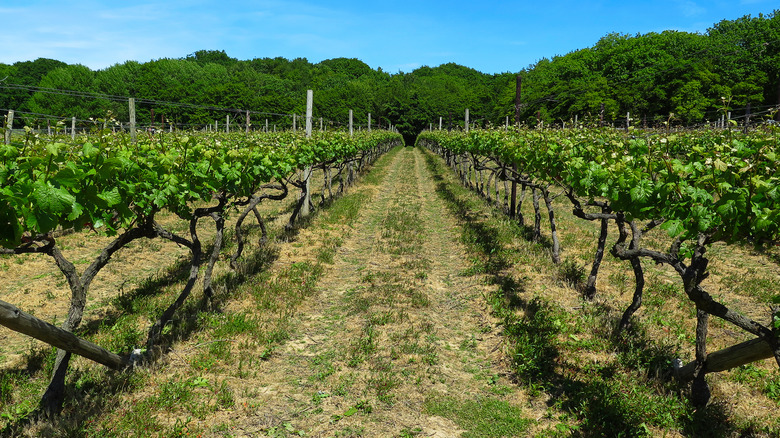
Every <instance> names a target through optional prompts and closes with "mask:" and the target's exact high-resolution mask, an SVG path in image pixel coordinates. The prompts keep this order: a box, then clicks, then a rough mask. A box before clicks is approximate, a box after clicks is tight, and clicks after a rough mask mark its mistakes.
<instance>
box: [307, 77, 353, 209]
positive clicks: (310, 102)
mask: <svg viewBox="0 0 780 438" xmlns="http://www.w3.org/2000/svg"><path fill="white" fill-rule="evenodd" d="M313 108H314V91H313V90H307V91H306V138H311V118H312V111H313ZM350 113H351V111H350ZM310 179H311V164H310V165H308V166H306V168H305V169H303V184H304V186H303V187H304V188H303V197H304V199H303V204H302V205H301V217H302V218H305V217H307V216H309V213H310V210H309V204H310V203H311V192H310V186H311V184H310V181H309V180H310Z"/></svg>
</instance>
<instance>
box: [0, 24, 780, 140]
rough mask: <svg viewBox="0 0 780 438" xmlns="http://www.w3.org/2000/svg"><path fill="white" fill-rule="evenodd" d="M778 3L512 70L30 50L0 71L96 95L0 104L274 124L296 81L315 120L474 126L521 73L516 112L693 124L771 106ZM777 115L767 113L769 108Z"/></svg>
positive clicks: (622, 37) (530, 116) (501, 109)
mask: <svg viewBox="0 0 780 438" xmlns="http://www.w3.org/2000/svg"><path fill="white" fill-rule="evenodd" d="M778 41H780V14H778V12H777V11H775V12H773V13H772V14H769V15H759V16H758V17H750V16H746V17H742V18H739V19H736V20H723V21H721V22H719V23H716V24H715V25H713V27H712V28H710V29H709V30H708V31H707V33H706V34H695V33H688V32H678V31H665V32H660V33H656V32H651V33H647V34H637V35H626V34H616V33H612V34H608V35H605V36H604V37H603V38H601V39H600V40H599V41H598V42H597V43H596V44H594V45H593V46H592V47H587V48H582V49H580V50H576V51H573V52H571V53H568V54H566V55H562V56H555V57H552V58H544V59H541V60H539V61H538V62H536V63H535V64H533V65H530V66H529V67H528V68H526V69H523V70H522V71H520V72H518V73H514V72H506V73H502V74H494V75H488V74H484V73H481V72H479V71H477V70H474V69H472V68H468V67H465V66H462V65H458V64H454V63H448V64H443V65H439V66H436V67H429V66H424V67H420V68H418V69H416V70H414V71H412V72H410V73H397V74H388V73H386V72H384V71H382V70H381V69H376V70H375V69H372V68H371V67H370V66H368V65H367V64H365V63H364V62H362V61H360V60H358V59H354V58H334V59H328V60H324V61H322V62H319V63H316V64H313V63H311V62H309V61H308V60H307V59H306V58H296V59H285V58H280V57H277V58H255V59H251V60H245V61H244V60H238V59H235V58H231V57H230V56H228V54H227V53H225V51H222V50H199V51H196V52H194V53H192V54H190V55H187V56H186V57H184V58H179V59H158V60H154V61H150V62H146V63H138V62H134V61H128V62H126V63H123V64H117V65H114V66H112V67H109V68H107V69H104V70H100V71H96V72H92V71H90V70H89V69H88V68H86V67H83V66H78V65H76V66H69V65H66V64H64V63H61V62H59V61H55V60H50V59H38V60H35V61H26V62H19V63H16V64H13V65H3V64H0V80H3V78H5V82H4V83H5V84H22V85H27V86H40V87H48V88H53V89H63V90H76V91H79V92H84V93H97V94H99V95H100V96H94V97H81V98H74V97H73V96H70V95H63V94H56V93H42V92H39V93H35V94H34V95H33V94H32V93H30V92H28V91H22V90H18V89H16V88H18V87H16V86H14V87H7V88H0V90H2V93H0V108H13V109H17V110H28V111H34V112H40V113H43V114H51V115H55V116H58V117H70V116H76V117H79V118H88V117H103V116H105V115H106V114H112V115H114V116H115V117H117V118H118V119H120V120H126V119H127V117H128V114H127V98H128V97H135V98H136V99H137V100H138V104H137V108H136V109H137V119H138V123H139V124H140V125H144V124H148V123H152V112H154V122H156V123H160V121H161V120H166V121H174V122H176V123H177V124H178V125H179V126H182V127H185V126H191V127H202V126H204V125H205V124H213V122H214V121H215V120H216V121H218V122H219V123H220V124H223V123H224V120H225V116H226V114H230V115H231V120H236V121H237V122H236V123H244V120H245V115H246V111H247V110H249V111H252V112H253V113H254V115H253V116H252V120H251V121H252V124H253V125H254V126H255V127H257V126H260V125H263V124H264V122H265V119H269V121H270V123H273V124H274V125H278V126H280V127H282V128H286V127H289V126H290V125H291V123H292V117H291V114H299V115H301V114H303V113H304V111H305V92H306V90H308V89H312V90H315V94H314V96H315V98H314V99H315V102H314V105H315V117H316V118H319V117H322V118H324V119H325V120H327V121H328V123H327V125H328V126H332V127H345V126H346V125H347V123H348V114H349V110H352V111H353V116H354V121H355V124H356V126H364V125H365V124H366V122H367V118H368V114H369V113H370V114H371V116H372V124H373V125H374V126H376V125H377V124H381V126H384V127H386V126H388V125H390V124H392V125H394V126H396V127H397V128H398V129H399V130H400V131H401V132H402V133H403V134H404V135H405V136H406V137H407V140H411V139H413V138H414V136H415V135H416V134H417V133H418V132H420V131H421V130H423V129H426V128H428V127H429V126H431V125H434V126H436V127H438V124H439V120H440V118H441V119H442V120H443V122H444V123H443V125H444V126H445V127H447V128H449V126H450V120H452V125H453V126H454V127H455V128H458V127H462V126H463V114H464V111H465V110H466V109H469V111H470V118H471V122H472V124H474V125H477V126H486V125H502V124H503V123H505V121H506V119H507V117H508V118H509V119H510V120H511V121H512V122H514V116H515V84H516V76H517V75H518V74H519V75H520V76H521V78H522V80H523V82H522V103H521V106H520V117H521V121H522V122H523V123H525V124H528V125H531V126H534V125H536V124H538V123H544V124H550V123H557V124H560V123H570V121H571V120H572V119H574V118H575V117H576V118H578V119H579V120H580V121H581V122H585V123H598V122H599V121H601V120H602V119H603V121H604V122H605V123H614V124H616V125H617V126H620V125H622V124H623V123H625V119H626V114H627V113H630V115H631V119H633V122H632V123H633V124H635V125H636V124H644V123H648V124H655V125H659V124H661V123H663V122H667V121H672V122H673V123H677V124H685V125H695V124H699V123H702V122H705V121H708V120H709V121H712V120H715V119H717V118H719V117H720V115H721V114H723V113H724V112H725V111H732V112H733V113H734V114H735V115H736V116H737V117H739V116H740V115H741V114H742V113H743V112H744V111H745V107H746V106H747V105H748V104H750V105H752V108H753V112H754V113H758V112H764V113H767V112H768V111H771V109H772V108H773V107H776V106H777V105H778V104H780V44H778ZM778 117H780V115H778Z"/></svg>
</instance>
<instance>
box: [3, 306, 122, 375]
mask: <svg viewBox="0 0 780 438" xmlns="http://www.w3.org/2000/svg"><path fill="white" fill-rule="evenodd" d="M0 325H3V326H5V327H8V328H9V329H11V330H13V331H15V332H19V333H22V334H25V335H27V336H31V337H33V338H35V339H38V340H41V341H43V342H46V343H47V344H49V345H51V346H54V347H57V348H59V349H61V350H65V351H69V352H71V353H74V354H78V355H79V356H83V357H86V358H87V359H90V360H93V361H95V362H97V363H100V364H103V365H105V366H107V367H109V368H112V369H115V370H121V369H123V368H125V367H127V366H129V365H130V362H129V360H128V359H127V358H124V357H121V356H119V355H117V354H114V353H111V352H110V351H108V350H105V349H104V348H102V347H100V346H98V345H95V344H93V343H91V342H88V341H85V340H83V339H81V338H79V337H78V336H76V335H74V334H73V333H71V332H69V331H66V330H63V329H61V328H59V327H56V326H54V325H52V324H49V323H48V322H46V321H43V320H41V319H38V318H36V317H34V316H32V315H30V314H28V313H25V312H23V311H21V310H19V309H18V308H17V307H16V306H14V305H12V304H9V303H6V302H5V301H0Z"/></svg>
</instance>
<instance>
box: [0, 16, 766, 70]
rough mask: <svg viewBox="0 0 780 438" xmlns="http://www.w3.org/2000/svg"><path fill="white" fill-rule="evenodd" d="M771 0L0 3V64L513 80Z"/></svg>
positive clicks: (703, 25)
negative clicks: (441, 73) (335, 66)
mask: <svg viewBox="0 0 780 438" xmlns="http://www.w3.org/2000/svg"><path fill="white" fill-rule="evenodd" d="M774 9H780V4H779V3H778V2H777V0H727V1H721V0H658V1H649V0H639V1H631V0H619V1H614V0H602V1H587V0H585V1H583V0H547V1H545V0H535V1H526V0H522V1H492V2H491V1H474V0H470V1H462V0H448V1H427V0H416V1H415V0H400V1H392V0H359V1H358V0H342V1H330V2H324V1H315V0H295V1H276V0H259V1H248V0H231V1H224V0H223V1H213V0H166V1H149V0H133V1H131V2H128V1H124V2H118V1H101V0H71V1H69V2H62V1H54V0H0V17H1V19H0V22H2V32H0V47H2V49H0V63H5V64H13V63H14V62H18V61H31V60H35V59H37V58H52V59H57V60H60V61H64V62H66V63H68V64H82V65H85V66H87V67H89V68H91V69H93V70H100V69H104V68H107V67H110V66H112V65H114V64H121V63H124V62H125V61H130V60H132V61H138V62H147V61H150V60H153V59H160V58H183V57H186V56H187V55H189V54H192V53H194V52H195V51H197V50H224V51H225V52H226V53H227V54H228V55H229V56H231V57H233V58H237V59H242V60H245V59H254V58H266V57H271V58H273V57H277V56H281V57H284V58H288V59H294V58H306V59H308V60H309V61H310V62H313V63H317V62H320V61H322V60H325V59H331V58H339V57H345V58H357V59H360V60H362V61H363V62H365V63H367V64H368V65H369V66H371V67H372V68H374V69H376V68H381V69H382V70H384V71H386V72H390V73H397V72H410V71H412V70H414V69H416V68H418V67H421V66H430V67H434V66H438V65H441V64H445V63H448V62H454V63H457V64H461V65H464V66H467V67H471V68H474V69H476V70H479V71H481V72H483V73H489V74H492V73H503V72H513V73H514V72H519V71H520V70H522V69H524V68H527V67H529V66H531V65H533V64H535V63H536V62H538V61H539V60H541V59H543V58H552V57H553V56H556V55H565V54H566V53H569V52H572V51H574V50H577V49H582V48H586V47H590V46H592V45H594V44H595V43H596V42H597V41H598V40H599V39H600V38H601V37H603V36H605V35H607V34H609V33H621V34H629V35H636V34H645V33H649V32H662V31H664V30H677V31H685V32H698V33H706V31H707V29H708V28H710V27H712V26H713V24H715V23H717V22H719V21H721V20H724V19H725V20H734V19H737V18H739V17H742V16H745V15H752V16H758V14H759V13H763V14H765V15H767V14H770V13H772V12H773V10H774Z"/></svg>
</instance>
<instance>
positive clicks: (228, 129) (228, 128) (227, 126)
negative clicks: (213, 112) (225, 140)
mask: <svg viewBox="0 0 780 438" xmlns="http://www.w3.org/2000/svg"><path fill="white" fill-rule="evenodd" d="M225 134H230V114H228V115H226V116H225Z"/></svg>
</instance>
